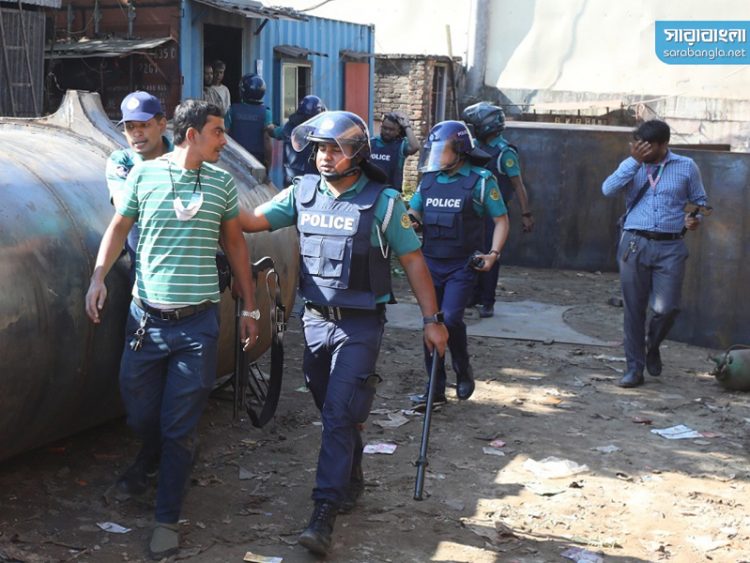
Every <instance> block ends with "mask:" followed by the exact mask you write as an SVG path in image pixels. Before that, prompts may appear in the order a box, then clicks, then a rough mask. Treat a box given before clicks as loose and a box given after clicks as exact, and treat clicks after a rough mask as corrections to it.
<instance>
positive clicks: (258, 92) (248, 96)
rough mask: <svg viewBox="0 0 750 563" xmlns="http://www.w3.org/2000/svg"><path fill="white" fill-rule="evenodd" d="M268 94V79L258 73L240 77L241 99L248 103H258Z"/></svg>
mask: <svg viewBox="0 0 750 563" xmlns="http://www.w3.org/2000/svg"><path fill="white" fill-rule="evenodd" d="M265 94H266V81H265V80H263V78H261V77H260V76H258V75H257V74H246V75H244V76H243V77H242V78H240V100H242V101H243V102H245V103H246V104H250V103H253V102H255V103H258V102H260V101H262V100H263V96H264V95H265Z"/></svg>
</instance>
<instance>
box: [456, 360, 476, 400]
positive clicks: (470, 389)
mask: <svg viewBox="0 0 750 563" xmlns="http://www.w3.org/2000/svg"><path fill="white" fill-rule="evenodd" d="M456 379H457V380H458V381H457V382H456V396H457V397H458V399H459V400H460V401H465V400H466V399H468V398H469V397H471V395H472V394H473V393H474V371H473V370H472V369H471V366H467V368H466V372H465V373H463V374H460V375H457V377H456Z"/></svg>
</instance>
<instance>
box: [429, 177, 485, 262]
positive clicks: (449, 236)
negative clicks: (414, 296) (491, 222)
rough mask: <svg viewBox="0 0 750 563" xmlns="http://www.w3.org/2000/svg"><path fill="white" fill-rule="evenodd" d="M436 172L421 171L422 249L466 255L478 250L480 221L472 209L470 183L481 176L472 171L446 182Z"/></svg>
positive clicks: (441, 255) (481, 230) (445, 254)
mask: <svg viewBox="0 0 750 563" xmlns="http://www.w3.org/2000/svg"><path fill="white" fill-rule="evenodd" d="M437 177H438V174H436V173H433V174H425V176H424V177H423V179H422V186H421V187H420V188H419V191H420V193H421V194H422V202H423V208H422V229H423V230H422V232H423V235H424V241H423V243H422V253H423V254H424V255H425V256H429V257H430V258H468V257H469V256H470V255H471V254H472V253H473V252H474V251H475V250H481V249H482V246H483V243H482V235H483V233H484V223H483V220H482V218H481V217H480V216H479V215H477V213H476V212H475V211H474V205H473V201H472V199H473V198H472V195H473V192H474V186H475V185H476V183H477V182H479V181H480V180H481V176H480V175H479V174H477V173H476V172H473V171H472V172H471V173H470V174H469V175H468V176H458V180H456V181H455V182H451V183H448V184H442V183H440V182H438V181H437Z"/></svg>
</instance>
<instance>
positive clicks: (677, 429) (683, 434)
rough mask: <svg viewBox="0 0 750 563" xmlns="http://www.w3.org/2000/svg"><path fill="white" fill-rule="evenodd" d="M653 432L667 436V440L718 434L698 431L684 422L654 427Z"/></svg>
mask: <svg viewBox="0 0 750 563" xmlns="http://www.w3.org/2000/svg"><path fill="white" fill-rule="evenodd" d="M651 432H652V433H654V434H657V435H659V436H661V437H662V438H666V439H667V440H685V439H691V438H714V437H716V435H715V434H714V433H713V432H698V431H697V430H693V429H692V428H689V427H687V426H685V425H684V424H678V425H677V426H670V427H669V428H653V429H652V430H651Z"/></svg>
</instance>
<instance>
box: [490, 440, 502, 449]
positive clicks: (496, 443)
mask: <svg viewBox="0 0 750 563" xmlns="http://www.w3.org/2000/svg"><path fill="white" fill-rule="evenodd" d="M490 447H491V448H504V447H505V442H503V441H502V440H492V441H491V442H490Z"/></svg>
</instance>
